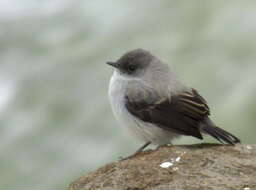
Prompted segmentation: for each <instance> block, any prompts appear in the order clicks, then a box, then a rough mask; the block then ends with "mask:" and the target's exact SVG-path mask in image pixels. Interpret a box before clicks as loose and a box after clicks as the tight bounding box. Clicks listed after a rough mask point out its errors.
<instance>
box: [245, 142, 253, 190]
mask: <svg viewBox="0 0 256 190" xmlns="http://www.w3.org/2000/svg"><path fill="white" fill-rule="evenodd" d="M246 148H247V149H248V150H251V149H252V146H250V145H247V146H246ZM246 188H247V187H246Z"/></svg>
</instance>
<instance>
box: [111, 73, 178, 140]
mask: <svg viewBox="0 0 256 190" xmlns="http://www.w3.org/2000/svg"><path fill="white" fill-rule="evenodd" d="M129 80H134V79H129V78H125V77H123V76H120V75H119V73H118V72H116V71H115V72H114V74H113V76H112V77H111V80H110V85H109V92H108V93H109V99H110V104H111V107H112V110H113V113H114V116H115V118H116V119H117V121H118V123H119V124H120V125H121V126H124V127H125V128H127V129H128V131H129V132H130V133H131V134H132V135H133V136H135V137H136V138H138V139H139V140H141V141H143V142H148V141H150V142H152V143H153V144H158V145H161V144H167V143H170V142H171V140H172V139H173V138H174V137H177V134H175V133H172V132H170V131H166V130H163V129H161V128H159V127H156V126H155V125H153V124H150V123H146V122H143V121H141V120H140V119H137V118H136V117H134V116H133V115H131V114H130V113H129V112H128V110H127V109H126V107H125V99H124V98H125V97H124V96H125V90H126V85H127V84H128V82H129Z"/></svg>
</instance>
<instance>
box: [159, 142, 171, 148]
mask: <svg viewBox="0 0 256 190" xmlns="http://www.w3.org/2000/svg"><path fill="white" fill-rule="evenodd" d="M169 145H173V144H172V143H171V142H170V143H168V144H161V145H158V146H157V147H156V150H158V149H159V148H161V147H164V146H169Z"/></svg>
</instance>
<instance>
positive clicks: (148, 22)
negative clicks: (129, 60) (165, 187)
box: [0, 0, 256, 190]
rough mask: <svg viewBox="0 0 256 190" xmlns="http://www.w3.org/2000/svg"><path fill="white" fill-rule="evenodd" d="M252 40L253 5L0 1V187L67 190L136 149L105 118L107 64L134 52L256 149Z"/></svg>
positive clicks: (255, 25) (165, 0) (203, 0)
mask: <svg viewBox="0 0 256 190" xmlns="http://www.w3.org/2000/svg"><path fill="white" fill-rule="evenodd" d="M255 35H256V1H253V0H250V1H237V0H235V1H232V3H230V1H222V0H215V1H210V0H196V1H185V0H171V1H170V0H162V1H153V0H141V1H119V0H109V1H103V0H94V1H83V0H45V1H35V0H24V1H19V0H0V139H1V140H0V142H1V143H0V152H1V156H0V179H1V180H0V189H5V190H13V189H22V190H23V189H24V190H25V189H26V190H30V189H31V190H32V189H37V190H46V189H47V190H61V189H67V187H68V185H69V183H70V182H71V181H73V180H75V179H76V178H78V177H80V176H82V175H84V174H86V173H88V172H89V171H91V170H94V169H97V168H99V167H101V166H103V165H104V164H106V163H108V162H112V161H116V160H117V159H118V157H119V156H127V155H128V154H131V153H132V152H134V151H135V150H136V149H137V148H138V147H139V146H140V145H141V143H140V142H137V141H136V140H135V139H133V137H131V136H130V135H128V134H127V133H126V131H125V129H123V128H122V127H121V126H118V125H117V123H116V121H115V119H114V117H113V115H112V112H111V109H110V105H109V102H108V97H107V91H108V83H109V79H110V76H111V74H112V68H110V67H109V66H107V65H106V64H105V62H106V61H113V60H116V59H117V58H118V57H119V56H120V55H121V54H123V53H124V52H126V51H128V50H131V49H135V48H138V47H140V48H145V49H147V50H150V51H152V52H154V54H156V55H158V56H160V57H161V58H162V59H163V60H165V61H166V62H168V63H169V64H170V66H171V68H172V69H173V70H175V71H176V72H177V73H178V75H179V76H180V78H181V79H182V80H183V81H185V83H186V84H187V85H188V86H193V87H194V88H196V89H198V90H199V91H200V93H201V94H202V95H203V96H204V97H206V99H207V100H208V103H209V105H210V107H211V111H212V118H213V119H214V120H215V122H216V123H217V125H219V126H221V127H223V128H224V129H227V130H228V131H230V132H231V133H233V134H235V135H237V136H238V137H240V138H241V140H242V141H243V142H244V143H256V139H255V132H256V128H255V123H256V118H255V117H256V103H255V93H256V80H255V79H256V63H255V60H256V53H255V52H256V36H255ZM199 142H201V141H197V140H196V139H193V138H189V137H184V138H181V139H180V140H178V141H176V142H175V144H184V143H186V144H188V143H199ZM204 142H216V141H215V140H213V139H212V138H208V137H207V138H205V140H204Z"/></svg>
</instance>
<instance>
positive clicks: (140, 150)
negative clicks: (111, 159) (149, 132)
mask: <svg viewBox="0 0 256 190" xmlns="http://www.w3.org/2000/svg"><path fill="white" fill-rule="evenodd" d="M150 144H151V142H150V141H148V142H146V143H145V144H143V145H142V146H141V147H140V148H139V149H138V150H136V152H134V153H133V154H132V155H130V156H127V157H125V158H122V157H121V159H120V160H121V161H123V160H127V159H129V158H131V157H133V156H135V155H136V154H138V153H140V152H142V151H143V150H144V149H145V148H146V147H147V146H148V145H150Z"/></svg>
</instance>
